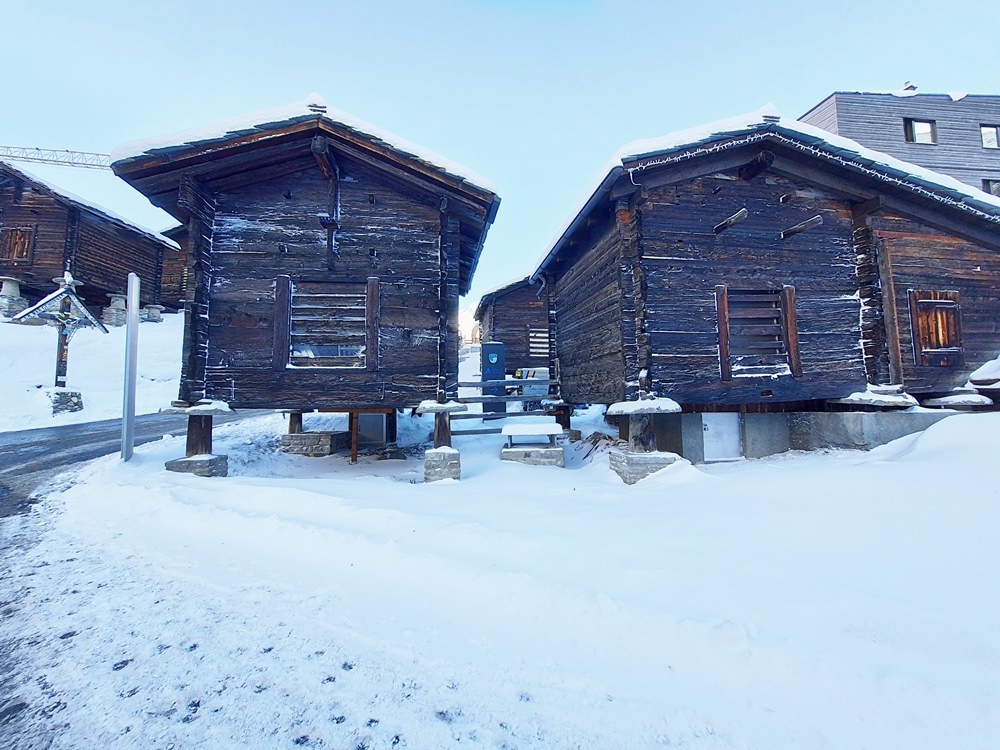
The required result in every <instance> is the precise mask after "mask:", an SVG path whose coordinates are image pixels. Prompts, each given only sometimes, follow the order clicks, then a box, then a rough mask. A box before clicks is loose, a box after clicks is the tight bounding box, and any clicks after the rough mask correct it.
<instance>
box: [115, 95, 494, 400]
mask: <svg viewBox="0 0 1000 750" xmlns="http://www.w3.org/2000/svg"><path fill="white" fill-rule="evenodd" d="M112 161H113V164H112V167H113V169H114V170H115V172H116V173H117V174H118V175H119V176H121V177H122V178H123V179H125V180H126V181H127V182H128V183H130V184H131V185H133V186H134V187H136V188H137V189H138V190H139V191H140V192H142V193H143V194H145V195H146V196H148V197H149V199H150V201H151V202H152V203H153V204H154V205H157V206H160V207H161V208H163V209H165V210H166V211H167V212H169V213H170V214H172V215H173V216H175V217H177V219H178V220H180V221H181V222H183V223H184V224H185V225H186V233H182V235H183V236H182V237H181V240H182V243H183V244H184V246H185V247H186V249H187V252H188V258H189V261H188V267H187V269H186V273H187V279H186V285H187V294H188V304H187V305H186V321H185V340H184V344H185V346H184V362H183V369H182V377H181V387H180V399H181V400H182V401H184V402H188V403H195V402H198V401H200V400H203V399H212V400H219V401H224V402H226V403H227V404H229V405H230V406H233V407H248V408H281V409H289V410H301V411H308V410H312V409H333V410H344V411H354V412H358V411H364V410H371V409H379V410H387V411H391V410H392V409H395V408H401V407H406V406H414V405H416V404H418V403H419V402H420V401H422V400H425V399H436V398H438V397H442V398H448V397H452V396H454V395H456V393H457V382H458V348H459V329H458V298H459V295H461V294H465V293H466V292H467V291H468V289H469V284H470V282H471V280H472V275H473V272H474V271H475V269H476V264H477V261H478V259H479V255H480V252H481V251H482V247H483V242H484V240H485V238H486V233H487V231H488V229H489V227H490V224H491V223H492V222H493V219H494V217H495V215H496V211H497V207H498V205H499V198H498V197H497V196H496V195H495V194H494V192H493V190H492V189H491V188H490V187H489V186H488V184H487V183H485V181H483V180H482V179H481V178H477V177H475V176H474V175H472V174H471V173H469V172H467V171H466V170H464V169H463V168H461V167H458V166H457V165H453V164H450V163H448V162H446V161H444V160H443V159H442V158H441V157H438V156H436V155H433V154H430V153H427V152H424V151H423V150H421V149H420V148H418V147H417V146H414V145H412V144H409V143H406V142H404V141H401V140H399V139H397V138H395V137H394V136H390V135H388V134H385V133H382V132H380V131H379V130H377V129H376V128H374V127H373V126H371V125H368V124H367V123H363V122H361V121H359V120H356V119H355V118H353V117H351V116H350V115H347V114H344V113H340V112H335V111H333V110H330V109H328V108H327V107H326V105H325V104H324V103H323V102H322V100H321V99H320V98H319V97H310V99H309V100H307V101H305V102H302V103H300V104H297V105H292V106H290V107H286V108H284V109H280V110H275V111H271V112H265V113H259V114H257V115H251V116H248V117H244V118H240V119H238V120H233V121H229V122H224V123H220V124H218V125H216V126H211V127H209V128H206V129H203V130H195V131H190V132H185V133H178V134H175V135H171V136H165V137H162V138H157V139H152V140H147V141H137V142H134V143H131V144H126V145H124V146H122V147H120V148H118V149H116V150H115V152H114V153H113V154H112Z"/></svg>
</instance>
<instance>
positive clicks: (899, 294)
mask: <svg viewBox="0 0 1000 750" xmlns="http://www.w3.org/2000/svg"><path fill="white" fill-rule="evenodd" d="M868 223H869V226H870V232H871V240H872V243H873V246H874V249H875V254H876V256H878V255H881V260H882V264H881V267H882V268H883V269H884V270H885V271H886V272H888V273H884V275H883V280H882V286H883V296H885V295H888V296H889V299H891V302H889V304H888V306H889V307H890V308H891V307H893V306H894V307H895V318H896V325H895V330H896V331H897V332H898V350H899V356H898V362H899V366H900V367H901V369H902V382H903V383H904V384H905V385H906V389H907V391H910V392H912V393H929V392H940V391H946V390H949V389H951V388H953V387H956V386H961V385H964V384H965V382H966V380H967V378H968V374H969V373H970V372H971V371H972V370H974V369H976V368H977V367H979V366H980V365H982V364H983V363H984V362H986V361H987V360H990V359H993V358H995V357H996V356H997V355H1000V255H998V252H997V251H996V250H988V249H986V248H983V247H980V246H978V245H975V244H973V243H971V242H967V241H965V240H962V239H959V238H956V237H951V236H948V235H946V234H944V233H943V232H941V231H939V230H936V229H933V228H930V227H927V226H923V225H921V224H919V223H917V222H914V221H910V220H907V219H904V218H901V217H899V216H896V215H893V214H892V213H891V212H887V211H881V212H879V213H878V214H874V215H872V216H871V217H870V218H869V220H868ZM910 289H914V290H931V291H957V292H958V293H959V295H960V305H961V312H960V317H961V329H962V344H963V348H964V350H965V356H964V360H965V361H964V365H961V366H955V367H939V366H933V367H932V366H920V365H917V364H916V357H915V356H914V351H913V336H912V334H911V320H910V309H909V300H908V295H907V292H908V290H910ZM887 302H888V300H887ZM892 303H894V305H893V304H892ZM885 318H886V325H887V326H891V325H892V318H893V315H892V312H891V310H890V311H886V315H885ZM887 338H888V341H887V343H886V344H884V345H885V346H886V347H887V348H888V347H891V346H894V345H895V344H894V343H893V341H892V337H891V336H889V337H887ZM890 359H895V355H893V356H890V355H889V353H888V351H887V352H886V354H885V360H886V361H887V362H888V361H889V360H890ZM896 382H898V381H896Z"/></svg>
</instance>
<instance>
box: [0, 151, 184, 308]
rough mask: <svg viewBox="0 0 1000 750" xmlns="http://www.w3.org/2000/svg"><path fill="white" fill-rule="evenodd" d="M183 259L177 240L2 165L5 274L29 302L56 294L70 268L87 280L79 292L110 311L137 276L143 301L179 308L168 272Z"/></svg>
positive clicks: (0, 234)
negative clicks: (113, 296)
mask: <svg viewBox="0 0 1000 750" xmlns="http://www.w3.org/2000/svg"><path fill="white" fill-rule="evenodd" d="M180 255H181V253H180V250H179V247H178V245H177V244H176V243H174V242H173V241H172V240H169V239H167V238H165V237H162V236H160V235H159V234H156V233H154V232H150V231H148V230H145V229H142V228H141V227H138V226H136V225H134V224H132V223H131V222H128V221H126V220H124V219H121V218H119V217H117V216H113V215H112V214H110V213H108V212H107V211H106V210H104V209H102V208H100V207H98V206H95V205H91V204H89V203H85V202H84V201H82V200H81V199H79V198H77V197H74V196H72V195H70V194H68V193H65V192H64V191H62V190H60V189H59V188H57V187H55V186H54V185H51V184H49V183H47V182H45V181H43V180H41V179H39V178H37V177H35V176H33V175H31V174H29V173H27V172H24V171H22V170H20V169H15V168H14V167H12V166H11V165H9V164H7V163H5V162H0V276H8V277H11V278H14V279H17V281H18V282H19V286H20V292H21V294H23V295H25V296H26V297H27V298H29V299H31V300H37V299H39V298H41V297H44V296H45V295H47V294H49V293H50V292H52V291H54V290H55V289H57V288H58V286H57V285H56V284H55V283H53V281H52V279H53V278H56V277H61V276H62V275H63V272H64V271H69V272H70V273H71V274H72V275H73V278H74V279H75V280H76V281H79V282H82V286H81V287H79V288H78V289H77V291H76V294H77V295H78V296H79V297H80V298H81V299H83V300H85V301H86V302H87V303H88V304H89V305H91V306H93V307H104V306H106V305H108V297H107V295H108V294H113V293H121V292H124V291H125V290H126V288H127V287H128V274H129V273H130V272H134V273H136V274H138V276H139V278H140V280H141V281H142V284H141V289H142V302H143V303H144V304H149V303H158V304H167V305H171V304H173V305H176V304H177V303H178V302H179V300H178V298H177V296H176V295H175V294H172V293H171V292H172V291H174V290H172V289H171V288H170V287H169V286H167V287H165V286H164V284H163V281H164V275H163V268H164V264H167V265H169V264H171V263H173V262H174V261H175V260H176V259H178V258H179V257H180Z"/></svg>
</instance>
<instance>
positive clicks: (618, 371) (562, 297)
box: [551, 224, 625, 404]
mask: <svg viewBox="0 0 1000 750" xmlns="http://www.w3.org/2000/svg"><path fill="white" fill-rule="evenodd" d="M592 237H593V240H592V241H591V243H589V245H588V247H587V249H586V250H584V251H583V253H582V255H581V256H580V258H579V259H578V260H577V261H576V262H575V263H574V264H573V265H572V266H571V267H570V268H569V269H568V270H566V271H564V272H562V273H561V274H560V275H559V276H558V278H557V279H555V282H554V284H551V286H552V287H553V288H554V292H553V308H554V311H555V326H554V327H555V332H556V336H555V338H556V341H558V344H559V350H558V357H559V379H560V382H561V386H560V392H561V394H562V397H563V399H564V400H565V401H567V402H568V403H571V404H586V403H595V404H611V403H614V402H616V401H620V400H621V399H622V398H623V396H624V393H625V361H624V355H623V349H622V310H621V300H622V291H621V283H620V278H619V270H620V265H621V234H620V232H619V230H618V227H617V226H615V225H614V224H611V225H609V226H607V227H606V228H604V229H603V230H601V231H595V232H594V233H593V234H592Z"/></svg>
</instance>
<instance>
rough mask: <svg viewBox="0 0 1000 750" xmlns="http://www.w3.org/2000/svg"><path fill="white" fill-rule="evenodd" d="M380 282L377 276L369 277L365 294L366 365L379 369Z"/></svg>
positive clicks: (371, 369)
mask: <svg viewBox="0 0 1000 750" xmlns="http://www.w3.org/2000/svg"><path fill="white" fill-rule="evenodd" d="M378 328H379V283H378V277H377V276H370V277H369V278H368V293H367V295H366V296H365V367H366V369H367V370H368V372H376V371H378V354H379V352H378Z"/></svg>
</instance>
